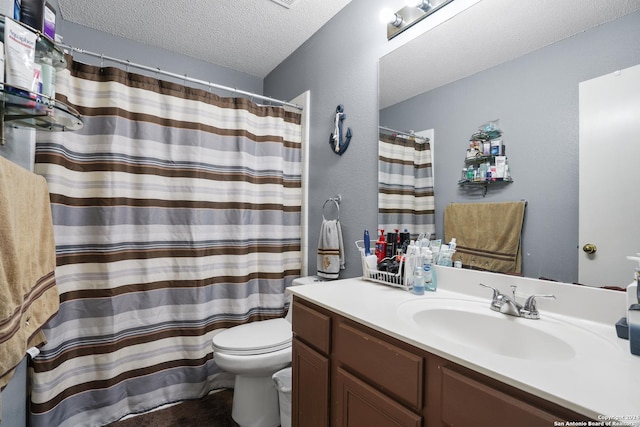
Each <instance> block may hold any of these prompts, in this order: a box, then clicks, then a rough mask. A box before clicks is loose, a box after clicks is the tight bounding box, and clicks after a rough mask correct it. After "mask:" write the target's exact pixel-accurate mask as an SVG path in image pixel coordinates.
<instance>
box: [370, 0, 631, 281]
mask: <svg viewBox="0 0 640 427" xmlns="http://www.w3.org/2000/svg"><path fill="white" fill-rule="evenodd" d="M639 28H640V12H639V13H635V14H632V15H628V16H626V17H622V18H620V19H618V20H616V21H613V22H610V23H607V24H605V25H602V26H599V27H596V28H594V29H592V30H590V31H587V32H584V33H580V34H578V35H576V36H574V37H571V38H568V39H565V40H563V41H561V42H558V43H555V44H553V45H551V46H548V47H546V48H544V49H540V50H538V51H535V52H533V53H531V54H528V55H525V56H523V57H520V58H518V59H515V60H512V61H510V62H507V63H505V64H502V65H499V66H496V67H494V68H491V69H489V70H486V71H483V72H480V73H478V74H475V75H473V76H471V77H468V78H465V79H462V80H459V81H457V82H454V83H451V84H449V85H446V86H443V87H441V88H438V89H435V90H432V91H430V92H427V93H424V94H421V95H418V96H416V97H414V98H412V99H410V100H408V101H405V102H402V103H399V104H396V105H395V106H392V107H389V108H386V109H384V110H383V111H382V112H381V115H380V123H381V124H383V125H385V126H389V127H392V128H395V129H402V130H404V129H416V130H418V129H425V128H434V129H435V141H436V143H435V147H436V148H435V152H436V167H435V182H436V188H435V191H436V217H437V220H438V223H437V227H436V228H437V233H438V236H440V237H442V234H443V226H442V224H443V211H444V208H445V206H446V205H447V204H449V203H451V202H468V201H487V202H489V201H508V200H520V199H525V200H527V201H528V206H527V213H526V219H525V229H524V235H523V268H524V274H525V275H526V276H528V277H541V276H543V277H548V278H552V279H556V280H561V281H565V282H576V281H577V280H578V257H579V255H580V254H581V249H580V248H581V245H580V244H579V242H578V131H579V115H578V84H579V83H580V82H581V81H584V80H588V79H592V78H594V77H598V76H601V75H603V74H607V73H611V72H613V71H615V70H620V69H623V68H627V67H630V66H633V65H636V64H638V63H640V31H639V30H638V29H639ZM498 118H499V119H500V125H501V127H502V129H503V131H504V134H503V137H504V142H505V145H506V146H507V150H506V153H507V155H508V158H509V167H510V170H511V173H512V176H513V179H514V183H513V184H510V185H508V186H504V188H503V189H496V190H494V189H493V188H489V191H488V194H487V196H486V197H485V198H484V199H483V198H482V196H481V195H479V196H478V195H476V196H473V194H477V192H471V193H470V192H468V191H465V190H463V189H460V188H459V187H458V186H457V185H456V182H457V180H458V179H459V176H460V172H461V169H462V167H463V166H464V163H463V161H464V156H465V150H466V148H467V147H468V143H469V142H468V140H469V137H470V135H471V134H472V133H473V132H474V131H475V130H476V129H477V127H478V126H479V125H481V124H482V123H484V122H486V121H487V120H493V119H498ZM603 149H609V150H611V149H612V150H615V141H603ZM602 166H603V168H602V170H600V171H593V172H594V173H610V172H611V171H613V170H614V169H615V166H614V165H602ZM602 285H607V283H603V284H602Z"/></svg>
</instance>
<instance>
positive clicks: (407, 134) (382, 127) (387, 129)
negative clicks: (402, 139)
mask: <svg viewBox="0 0 640 427" xmlns="http://www.w3.org/2000/svg"><path fill="white" fill-rule="evenodd" d="M378 129H382V130H384V131H386V132H391V133H397V134H400V135H404V136H411V137H413V138H419V139H424V140H427V141H428V140H429V138H427V137H424V136H420V135H416V134H415V133H410V132H403V131H401V130H395V129H391V128H388V127H385V126H378Z"/></svg>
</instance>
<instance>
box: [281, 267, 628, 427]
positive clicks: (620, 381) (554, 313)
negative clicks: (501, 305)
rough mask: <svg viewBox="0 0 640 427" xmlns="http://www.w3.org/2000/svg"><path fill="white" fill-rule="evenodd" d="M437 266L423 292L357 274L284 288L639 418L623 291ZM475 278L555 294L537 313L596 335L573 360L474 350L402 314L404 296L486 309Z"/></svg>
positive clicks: (448, 355) (532, 387)
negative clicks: (618, 327) (621, 328)
mask: <svg viewBox="0 0 640 427" xmlns="http://www.w3.org/2000/svg"><path fill="white" fill-rule="evenodd" d="M436 273H437V276H438V290H437V291H436V292H425V295H422V296H418V295H413V294H412V293H410V292H407V291H405V290H402V289H397V288H393V287H388V286H385V285H381V284H377V283H372V282H369V281H365V280H363V279H361V278H354V279H343V280H335V281H330V282H318V283H314V284H310V285H301V286H293V287H290V288H288V291H289V292H290V293H292V294H293V295H295V296H297V297H299V298H302V299H304V300H307V301H309V302H312V303H314V304H317V305H319V306H321V307H324V308H327V309H329V310H331V311H334V312H336V313H338V314H340V315H342V316H344V317H346V318H349V319H351V320H354V321H356V322H358V323H361V324H363V325H366V326H369V327H371V328H373V329H375V330H378V331H380V332H383V333H385V334H387V335H390V336H392V337H394V338H397V339H399V340H401V341H404V342H406V343H409V344H411V345H413V346H415V347H418V348H421V349H423V350H426V351H428V352H430V353H433V354H436V355H438V356H441V357H443V358H445V359H448V360H451V361H453V362H455V363H458V364H460V365H463V366H466V367H468V368H471V369H473V370H475V371H478V372H480V373H482V374H485V375H487V376H489V377H492V378H495V379H497V380H500V381H502V382H504V383H507V384H509V385H512V386H514V387H517V388H519V389H522V390H524V391H527V392H529V393H532V394H534V395H536V396H539V397H542V398H544V399H547V400H549V401H552V402H555V403H557V404H559V405H561V406H564V407H567V408H569V409H571V410H574V411H576V412H578V413H581V414H584V415H586V416H589V417H591V418H593V419H594V420H596V421H603V422H606V421H615V420H620V421H624V422H626V423H627V424H622V423H619V424H615V423H614V424H612V425H640V357H639V356H634V355H632V354H631V353H630V351H629V341H627V340H622V339H619V338H618V337H617V335H616V331H615V326H614V325H615V322H616V321H618V320H619V319H620V318H621V317H625V316H626V294H625V293H624V292H619V291H611V290H603V289H595V288H590V287H586V286H578V285H571V284H566V283H555V282H549V281H541V280H535V279H527V278H521V277H514V276H507V275H501V274H494V273H485V272H478V271H472V270H466V269H456V268H448V267H440V266H437V267H436ZM480 282H481V283H484V284H486V285H490V286H493V287H496V288H498V289H500V290H501V291H502V292H503V293H505V294H508V295H510V288H509V285H511V284H515V285H517V286H518V288H517V291H516V295H517V298H518V301H519V302H521V303H522V302H523V301H524V299H525V298H526V296H528V295H532V294H547V293H552V294H554V295H555V296H556V299H555V300H543V299H540V300H538V309H539V311H540V315H541V318H544V317H545V316H546V319H547V321H548V322H568V323H570V324H571V325H574V326H578V327H580V328H583V329H584V330H587V331H590V332H592V333H593V334H594V336H593V340H592V341H591V340H590V339H589V338H588V337H587V339H582V341H580V345H579V347H580V348H579V349H577V352H576V356H575V357H574V358H572V359H570V360H557V361H556V360H553V359H552V360H538V361H532V360H526V359H524V358H516V357H507V356H502V355H499V354H491V353H488V352H486V351H482V350H478V351H474V350H473V349H472V348H471V349H470V347H469V346H466V345H460V344H458V343H456V342H454V341H451V340H448V339H443V338H442V335H441V334H440V336H439V335H438V334H437V333H433V331H430V330H429V329H430V328H418V327H416V326H415V325H411V324H410V323H408V322H407V320H406V316H403V315H402V306H401V304H402V303H406V302H407V301H413V300H417V299H433V298H438V299H442V298H448V299H465V300H468V301H483V302H486V307H487V310H488V311H490V309H489V302H490V299H491V296H492V292H491V290H490V289H486V288H482V287H480V286H478V283H480ZM492 313H494V314H496V315H498V314H499V313H495V312H492ZM501 316H502V315H501ZM504 316H506V315H504ZM403 317H405V319H403ZM518 320H520V319H518ZM294 321H295V320H294ZM522 321H525V322H539V321H538V320H530V319H526V320H525V319H522ZM542 324H543V323H540V325H542ZM437 327H438V325H433V328H437ZM587 335H589V334H585V336H587ZM548 351H549V352H553V351H554V350H553V349H552V348H550V349H548ZM565 421H572V420H565ZM603 425H606V424H603Z"/></svg>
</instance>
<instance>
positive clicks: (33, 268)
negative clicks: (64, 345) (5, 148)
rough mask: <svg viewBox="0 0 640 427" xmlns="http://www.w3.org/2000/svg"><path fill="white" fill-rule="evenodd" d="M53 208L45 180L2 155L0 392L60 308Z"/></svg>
mask: <svg viewBox="0 0 640 427" xmlns="http://www.w3.org/2000/svg"><path fill="white" fill-rule="evenodd" d="M55 266H56V254H55V244H54V240H53V224H52V220H51V205H50V202H49V192H48V190H47V183H46V181H45V180H44V178H43V177H41V176H39V175H35V174H33V173H31V172H29V171H27V170H26V169H23V168H21V167H19V166H18V165H16V164H14V163H12V162H10V161H8V160H6V159H4V158H2V157H0V389H2V388H4V387H5V386H6V385H7V383H8V382H9V380H10V379H11V377H12V376H13V372H14V370H15V368H16V366H17V365H18V364H19V363H20V361H21V360H22V359H23V358H24V356H25V354H26V351H27V348H30V347H34V346H38V345H41V344H43V343H44V342H45V337H44V334H43V333H42V331H41V328H42V326H43V325H44V324H45V323H46V322H47V320H49V319H50V318H51V317H52V316H53V315H54V314H55V313H56V312H57V311H58V307H59V304H60V300H59V297H58V288H57V286H56V281H55V273H54V270H55Z"/></svg>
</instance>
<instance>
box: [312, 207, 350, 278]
mask: <svg viewBox="0 0 640 427" xmlns="http://www.w3.org/2000/svg"><path fill="white" fill-rule="evenodd" d="M344 268H345V257H344V244H343V242H342V228H341V227H340V222H339V221H338V220H336V219H324V218H323V219H322V225H321V226H320V238H319V239H318V276H320V277H324V278H325V279H337V278H338V277H339V276H340V270H344Z"/></svg>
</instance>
